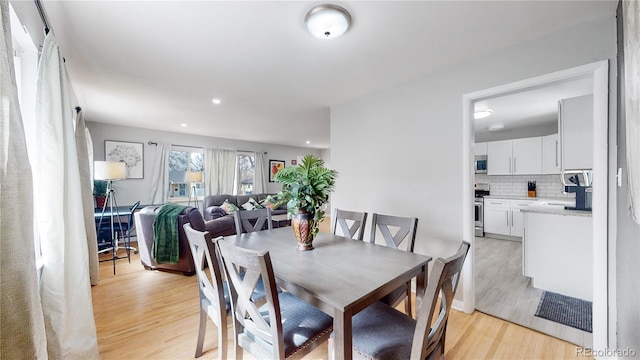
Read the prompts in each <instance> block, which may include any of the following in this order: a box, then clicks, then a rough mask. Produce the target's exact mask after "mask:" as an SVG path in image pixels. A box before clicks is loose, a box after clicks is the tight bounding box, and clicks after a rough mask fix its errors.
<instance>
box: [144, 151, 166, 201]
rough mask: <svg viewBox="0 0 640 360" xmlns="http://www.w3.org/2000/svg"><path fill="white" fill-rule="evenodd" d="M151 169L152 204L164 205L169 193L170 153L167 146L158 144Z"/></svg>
mask: <svg viewBox="0 0 640 360" xmlns="http://www.w3.org/2000/svg"><path fill="white" fill-rule="evenodd" d="M154 155H155V156H154V158H153V166H152V168H151V186H150V187H149V189H150V191H151V194H150V197H151V203H152V204H164V203H166V202H167V198H168V193H169V183H168V181H169V151H167V145H166V144H164V143H158V145H156V151H155V152H154Z"/></svg>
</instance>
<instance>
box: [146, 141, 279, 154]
mask: <svg viewBox="0 0 640 360" xmlns="http://www.w3.org/2000/svg"><path fill="white" fill-rule="evenodd" d="M148 144H149V145H158V143H156V142H152V141H149V143H148ZM171 146H179V147H190V148H196V149H204V147H203V146H193V145H180V144H171ZM223 150H232V151H237V152H246V153H263V154H265V155H266V154H268V153H267V152H266V151H252V150H234V149H223Z"/></svg>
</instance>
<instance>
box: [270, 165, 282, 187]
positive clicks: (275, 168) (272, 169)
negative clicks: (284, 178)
mask: <svg viewBox="0 0 640 360" xmlns="http://www.w3.org/2000/svg"><path fill="white" fill-rule="evenodd" d="M282 169H284V160H269V182H275V178H276V174H277V173H278V171H280V170H282Z"/></svg>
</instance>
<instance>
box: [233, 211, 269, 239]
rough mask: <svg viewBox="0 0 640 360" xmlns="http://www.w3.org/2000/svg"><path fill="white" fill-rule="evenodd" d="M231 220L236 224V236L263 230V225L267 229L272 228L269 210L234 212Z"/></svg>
mask: <svg viewBox="0 0 640 360" xmlns="http://www.w3.org/2000/svg"><path fill="white" fill-rule="evenodd" d="M233 218H234V220H235V222H236V234H242V233H243V232H254V231H260V230H264V229H265V224H266V228H267V229H269V230H271V229H272V228H273V224H272V223H271V210H270V209H268V208H264V209H257V210H245V211H243V210H240V211H236V212H234V213H233Z"/></svg>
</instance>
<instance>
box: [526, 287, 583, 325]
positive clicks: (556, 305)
mask: <svg viewBox="0 0 640 360" xmlns="http://www.w3.org/2000/svg"><path fill="white" fill-rule="evenodd" d="M591 308H592V307H591V301H586V300H582V299H577V298H574V297H570V296H566V295H561V294H557V293H554V292H550V291H545V292H543V293H542V298H540V303H539V304H538V310H537V311H536V316H537V317H541V318H543V319H547V320H551V321H554V322H557V323H560V324H563V325H567V326H571V327H573V328H576V329H580V330H583V331H586V332H592V328H591V327H592V312H591V311H592V310H591Z"/></svg>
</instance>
